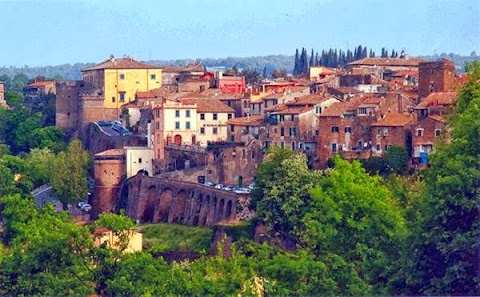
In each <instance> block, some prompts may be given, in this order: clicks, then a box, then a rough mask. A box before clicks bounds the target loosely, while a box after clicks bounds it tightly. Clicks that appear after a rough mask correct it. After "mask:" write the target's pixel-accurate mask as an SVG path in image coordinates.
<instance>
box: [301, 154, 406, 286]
mask: <svg viewBox="0 0 480 297" xmlns="http://www.w3.org/2000/svg"><path fill="white" fill-rule="evenodd" d="M333 161H334V163H335V168H334V169H333V170H331V171H330V172H329V173H328V175H327V176H326V177H325V178H323V179H321V180H320V182H318V183H317V186H316V187H315V188H314V189H313V190H312V191H311V193H312V198H313V203H312V205H311V206H310V208H309V210H310V211H309V212H307V213H306V215H305V217H304V219H303V223H304V226H305V231H304V232H303V233H302V239H303V241H304V242H305V243H306V245H307V246H308V247H309V248H310V249H311V250H312V251H313V252H314V253H315V254H316V255H318V256H319V257H321V256H322V255H328V254H338V255H340V256H342V257H343V258H344V259H345V261H347V262H352V263H354V265H355V266H356V267H357V269H356V270H357V271H359V272H360V275H361V277H362V278H363V279H365V280H366V281H367V282H368V283H369V284H371V285H373V286H374V287H375V291H376V292H377V293H379V294H385V293H386V291H385V290H386V282H387V280H388V279H389V277H390V275H392V273H393V271H392V263H393V262H394V261H395V260H396V259H397V258H398V257H399V251H398V249H397V246H398V245H399V243H400V242H401V240H402V238H403V236H404V233H405V222H404V219H403V217H402V214H401V212H400V210H399V209H398V208H396V207H395V206H394V203H392V202H393V201H392V198H391V193H390V192H389V191H388V189H387V188H386V187H385V186H383V185H382V181H381V178H380V177H378V176H370V175H368V174H366V173H365V170H364V169H363V168H362V166H361V164H360V162H358V161H354V162H352V163H349V162H348V161H345V160H342V159H341V158H340V157H339V156H335V157H334V159H333Z"/></svg>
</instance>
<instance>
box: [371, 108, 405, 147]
mask: <svg viewBox="0 0 480 297" xmlns="http://www.w3.org/2000/svg"><path fill="white" fill-rule="evenodd" d="M413 122H414V118H413V115H412V114H411V115H406V114H401V113H398V112H390V113H387V114H386V115H385V117H383V118H382V119H380V120H379V121H377V122H376V123H373V124H372V125H371V127H372V136H371V139H372V154H373V155H374V156H381V155H383V154H384V153H385V152H386V151H387V150H388V149H389V148H390V147H392V146H401V147H403V148H405V149H406V150H407V152H409V153H411V148H412V132H411V125H412V123H413Z"/></svg>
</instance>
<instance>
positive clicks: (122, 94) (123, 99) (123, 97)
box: [119, 92, 125, 102]
mask: <svg viewBox="0 0 480 297" xmlns="http://www.w3.org/2000/svg"><path fill="white" fill-rule="evenodd" d="M119 95H120V102H125V92H120V94H119Z"/></svg>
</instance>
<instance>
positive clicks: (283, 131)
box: [280, 127, 285, 136]
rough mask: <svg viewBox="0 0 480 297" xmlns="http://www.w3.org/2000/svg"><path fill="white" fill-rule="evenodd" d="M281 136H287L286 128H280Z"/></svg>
mask: <svg viewBox="0 0 480 297" xmlns="http://www.w3.org/2000/svg"><path fill="white" fill-rule="evenodd" d="M280 136H285V128H283V127H282V128H280Z"/></svg>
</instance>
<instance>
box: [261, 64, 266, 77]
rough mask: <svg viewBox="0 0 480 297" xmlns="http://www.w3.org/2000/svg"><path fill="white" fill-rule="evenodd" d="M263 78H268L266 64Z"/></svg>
mask: <svg viewBox="0 0 480 297" xmlns="http://www.w3.org/2000/svg"><path fill="white" fill-rule="evenodd" d="M262 77H263V78H267V64H265V66H263V72H262Z"/></svg>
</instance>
